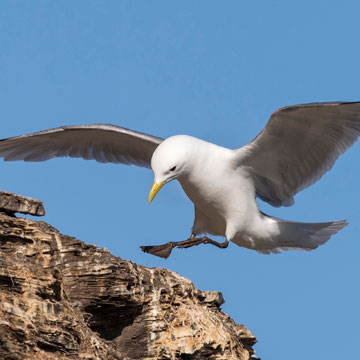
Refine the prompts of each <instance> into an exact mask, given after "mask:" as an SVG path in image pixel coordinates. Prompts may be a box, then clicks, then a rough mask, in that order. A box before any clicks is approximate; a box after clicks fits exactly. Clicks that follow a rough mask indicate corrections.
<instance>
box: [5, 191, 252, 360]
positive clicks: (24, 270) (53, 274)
mask: <svg viewBox="0 0 360 360" xmlns="http://www.w3.org/2000/svg"><path fill="white" fill-rule="evenodd" d="M16 212H23V213H29V214H33V215H43V214H44V208H43V206H42V204H41V202H40V201H38V200H34V199H30V198H25V197H21V196H18V195H15V194H11V193H6V192H0V265H1V266H0V358H1V359H12V360H20V359H37V360H41V359H88V360H90V359H94V360H95V359H106V360H107V359H109V360H111V359H132V360H135V359H164V360H165V359H241V360H242V359H244V360H245V359H250V358H253V359H254V358H255V357H253V354H254V351H253V348H252V346H253V345H254V344H255V343H256V339H255V337H254V336H253V334H252V333H251V332H250V331H249V330H248V329H247V328H246V327H245V326H244V325H239V324H236V323H235V322H234V321H233V320H232V319H231V318H230V317H229V316H228V315H226V314H224V313H223V312H222V311H221V309H220V306H221V304H222V303H223V301H224V300H223V298H222V295H221V293H219V292H211V291H200V290H198V289H196V288H195V286H194V285H193V284H192V282H191V281H190V280H188V279H186V278H184V277H182V276H180V275H178V274H177V273H175V272H172V271H169V270H166V269H162V268H147V267H144V266H139V265H136V264H135V263H133V262H131V261H127V260H123V259H120V258H117V257H115V256H113V255H112V254H111V253H110V252H109V251H108V250H106V249H99V248H98V247H96V246H92V245H87V244H85V243H83V242H82V241H79V240H77V239H75V238H73V237H69V236H66V235H62V234H60V233H59V231H58V230H56V229H55V228H54V227H52V226H50V225H49V224H47V223H45V222H42V221H32V220H29V219H26V218H21V217H16V216H15V213H16Z"/></svg>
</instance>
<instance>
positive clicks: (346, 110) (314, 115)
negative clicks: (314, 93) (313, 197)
mask: <svg viewBox="0 0 360 360" xmlns="http://www.w3.org/2000/svg"><path fill="white" fill-rule="evenodd" d="M359 135H360V102H329V103H312V104H304V105H294V106H289V107H285V108H281V109H279V110H277V111H275V112H274V113H273V114H272V115H271V117H270V120H269V122H268V123H267V125H266V126H265V128H264V129H263V131H262V132H261V133H260V134H259V135H258V136H257V137H256V138H255V139H254V140H253V141H252V142H250V143H249V144H247V145H245V146H244V147H242V148H240V149H238V150H236V153H237V155H238V159H239V164H241V165H242V166H246V167H247V169H248V170H249V172H250V174H251V175H252V178H253V180H254V184H255V188H256V194H257V196H258V197H259V198H261V199H262V200H264V201H267V202H268V203H270V204H271V205H273V206H290V205H292V204H293V203H294V200H293V196H294V195H295V194H296V193H297V192H299V191H300V190H303V189H305V188H306V187H308V186H310V185H311V184H313V183H314V182H315V181H317V180H318V179H320V178H321V176H322V175H324V174H325V173H326V172H327V171H329V170H330V169H331V168H332V166H333V165H334V163H335V161H336V159H337V158H338V157H339V156H340V155H341V154H343V153H344V152H345V151H346V150H347V149H348V148H349V147H350V146H351V145H353V144H354V142H355V141H356V140H357V138H358V136H359Z"/></svg>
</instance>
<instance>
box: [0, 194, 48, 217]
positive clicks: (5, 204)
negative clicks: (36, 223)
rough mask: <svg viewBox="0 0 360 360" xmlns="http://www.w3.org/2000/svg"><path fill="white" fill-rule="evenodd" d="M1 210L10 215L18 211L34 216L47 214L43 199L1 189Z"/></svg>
mask: <svg viewBox="0 0 360 360" xmlns="http://www.w3.org/2000/svg"><path fill="white" fill-rule="evenodd" d="M0 211H2V212H5V213H6V214H8V215H13V214H14V213H17V212H19V213H22V214H30V215H34V216H44V215H45V208H44V205H43V203H42V201H40V200H36V199H32V198H29V197H25V196H21V195H17V194H13V193H10V192H7V191H0Z"/></svg>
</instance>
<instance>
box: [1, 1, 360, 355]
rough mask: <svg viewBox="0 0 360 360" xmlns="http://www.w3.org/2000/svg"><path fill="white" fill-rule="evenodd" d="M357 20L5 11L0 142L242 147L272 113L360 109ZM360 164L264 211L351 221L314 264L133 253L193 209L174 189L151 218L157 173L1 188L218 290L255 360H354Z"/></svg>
mask: <svg viewBox="0 0 360 360" xmlns="http://www.w3.org/2000/svg"><path fill="white" fill-rule="evenodd" d="M359 14H360V3H359V2H358V1H307V0H305V1H282V0H278V1H270V0H268V1H240V0H239V1H209V0H207V1H90V0H87V1H79V0H78V1H61V2H59V1H42V0H37V1H25V0H24V1H15V0H11V1H6V0H3V1H2V2H1V4H0V104H1V106H0V137H1V138H4V137H8V136H14V135H18V134H22V133H27V132H32V131H37V130H42V129H45V128H51V127H57V126H61V125H71V124H91V123H99V122H101V123H113V124H116V125H120V126H125V127H128V128H131V129H135V130H139V131H143V132H147V133H150V134H153V135H157V136H161V137H167V136H170V135H174V134H190V135H194V136H197V137H200V138H203V139H205V140H208V141H212V142H215V143H218V144H221V145H224V146H228V147H230V148H236V147H239V146H241V145H243V144H245V143H247V142H248V141H249V140H251V139H252V138H253V137H255V135H257V134H258V132H259V131H260V130H261V129H262V128H263V127H264V125H265V123H266V121H267V120H268V118H269V116H270V114H271V112H272V111H274V110H275V109H276V108H278V107H281V106H285V105H291V104H295V103H305V102H313V101H330V100H348V101H354V100H359V99H360V91H359V90H360V70H359V69H360V68H359V64H360V46H359V35H360V22H359ZM359 157H360V144H356V145H355V146H354V147H353V148H351V149H350V150H349V151H348V152H347V153H346V154H345V155H344V156H342V157H341V158H340V159H339V160H338V162H337V163H336V165H335V166H334V168H333V170H332V171H331V172H330V173H328V174H326V175H325V176H324V177H323V178H322V179H321V180H320V181H319V182H317V183H316V184H315V185H313V186H312V187H310V188H308V189H306V190H304V191H303V192H301V193H300V194H298V195H297V196H296V198H295V205H294V206H293V207H292V208H281V209H274V208H271V207H270V206H267V205H265V204H264V203H260V207H261V209H262V210H263V211H265V212H266V213H269V214H271V215H275V216H278V217H282V218H285V219H290V220H298V221H314V222H316V221H331V220H341V219H347V220H349V222H350V226H348V227H347V228H345V229H344V230H343V231H342V232H341V233H340V234H338V235H337V236H334V237H333V238H332V239H331V240H330V241H329V242H328V243H327V244H326V245H324V246H322V247H320V248H319V249H317V250H315V251H313V252H310V253H309V252H297V251H294V252H287V253H282V254H279V255H270V256H267V255H260V254H257V253H256V252H252V251H250V250H246V249H243V248H240V247H237V246H236V245H234V244H231V246H229V248H228V249H226V250H220V249H217V248H213V247H210V246H199V247H197V248H192V249H188V250H174V252H173V254H172V255H171V257H170V258H169V259H168V260H162V259H158V258H155V257H152V256H150V255H146V254H143V253H142V252H141V251H140V250H139V246H140V245H146V244H159V243H163V242H167V241H178V240H183V239H186V238H187V237H188V236H189V233H190V228H191V225H192V221H193V206H192V204H191V203H190V201H189V200H188V199H187V198H186V196H185V195H184V194H183V192H182V190H181V188H180V186H179V184H177V183H171V184H168V185H167V186H166V187H165V188H163V190H161V192H160V193H159V194H158V196H157V198H156V199H155V201H154V202H153V204H152V206H151V207H149V205H148V203H147V195H148V192H149V188H150V186H151V184H152V181H153V176H152V173H151V171H149V170H147V169H141V168H136V167H134V166H131V167H127V166H121V165H111V164H107V165H104V164H98V163H95V162H94V161H83V160H74V159H56V160H52V161H49V162H46V163H23V162H14V163H4V162H1V163H0V166H1V169H0V171H1V179H0V188H1V189H3V190H7V191H12V192H17V193H20V194H23V195H27V196H32V197H35V198H38V199H41V200H43V201H44V203H45V206H46V210H47V214H46V216H45V218H44V220H45V221H47V222H49V223H51V224H52V225H54V226H55V227H57V228H58V229H59V230H60V231H61V232H63V233H64V234H69V235H72V236H76V237H77V238H79V239H81V240H83V241H86V242H89V243H92V244H96V245H98V246H99V247H106V248H108V249H109V250H111V252H112V253H113V254H115V255H117V256H120V257H122V258H125V259H129V260H132V261H135V262H137V263H138V264H144V265H146V266H162V267H166V268H168V269H171V270H174V271H177V272H178V273H180V274H181V275H183V276H186V277H188V278H190V279H191V280H192V281H193V282H194V283H195V285H196V286H197V287H198V288H200V289H202V290H220V291H222V292H223V294H224V297H225V300H226V303H225V304H224V306H223V310H224V311H225V312H227V313H228V314H230V315H231V316H232V317H233V318H234V319H235V320H236V321H237V322H239V323H244V324H246V326H247V327H248V328H249V329H250V330H252V331H253V332H254V334H255V335H256V336H257V338H258V340H259V342H258V344H257V345H256V347H255V348H256V350H257V354H258V356H260V357H262V358H263V359H264V360H265V359H267V360H275V359H276V360H282V359H283V360H289V359H291V360H303V359H327V360H332V359H340V358H341V359H342V358H344V357H349V358H353V357H354V358H355V357H356V356H357V355H356V354H358V353H359V351H358V348H359V339H360V332H359V326H358V324H359V321H360V315H359V303H360V292H359V270H360V265H359V253H360V239H359V233H360V224H359V221H360V215H359V213H360V212H359V210H360V205H359V197H360V194H359V190H358V189H359V182H360V170H359V169H360V165H359Z"/></svg>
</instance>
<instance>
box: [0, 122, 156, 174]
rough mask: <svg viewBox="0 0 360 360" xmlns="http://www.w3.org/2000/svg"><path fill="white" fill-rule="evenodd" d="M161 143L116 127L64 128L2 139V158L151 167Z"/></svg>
mask: <svg viewBox="0 0 360 360" xmlns="http://www.w3.org/2000/svg"><path fill="white" fill-rule="evenodd" d="M162 141H163V139H161V138H159V137H155V136H151V135H147V134H143V133H140V132H137V131H133V130H129V129H126V128H122V127H120V126H115V125H106V124H94V125H79V126H63V127H59V128H56V129H49V130H44V131H40V132H36V133H32V134H28V135H21V136H16V137H12V138H8V139H3V140H0V157H2V158H4V160H5V161H14V160H24V161H45V160H49V159H52V158H55V157H64V156H70V157H78V158H83V159H85V160H90V159H94V160H96V161H98V162H102V163H106V162H111V163H120V164H127V165H138V166H143V167H147V168H150V165H151V157H152V154H153V152H154V151H155V149H156V147H157V146H158V145H159V144H160V143H161V142H162Z"/></svg>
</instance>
